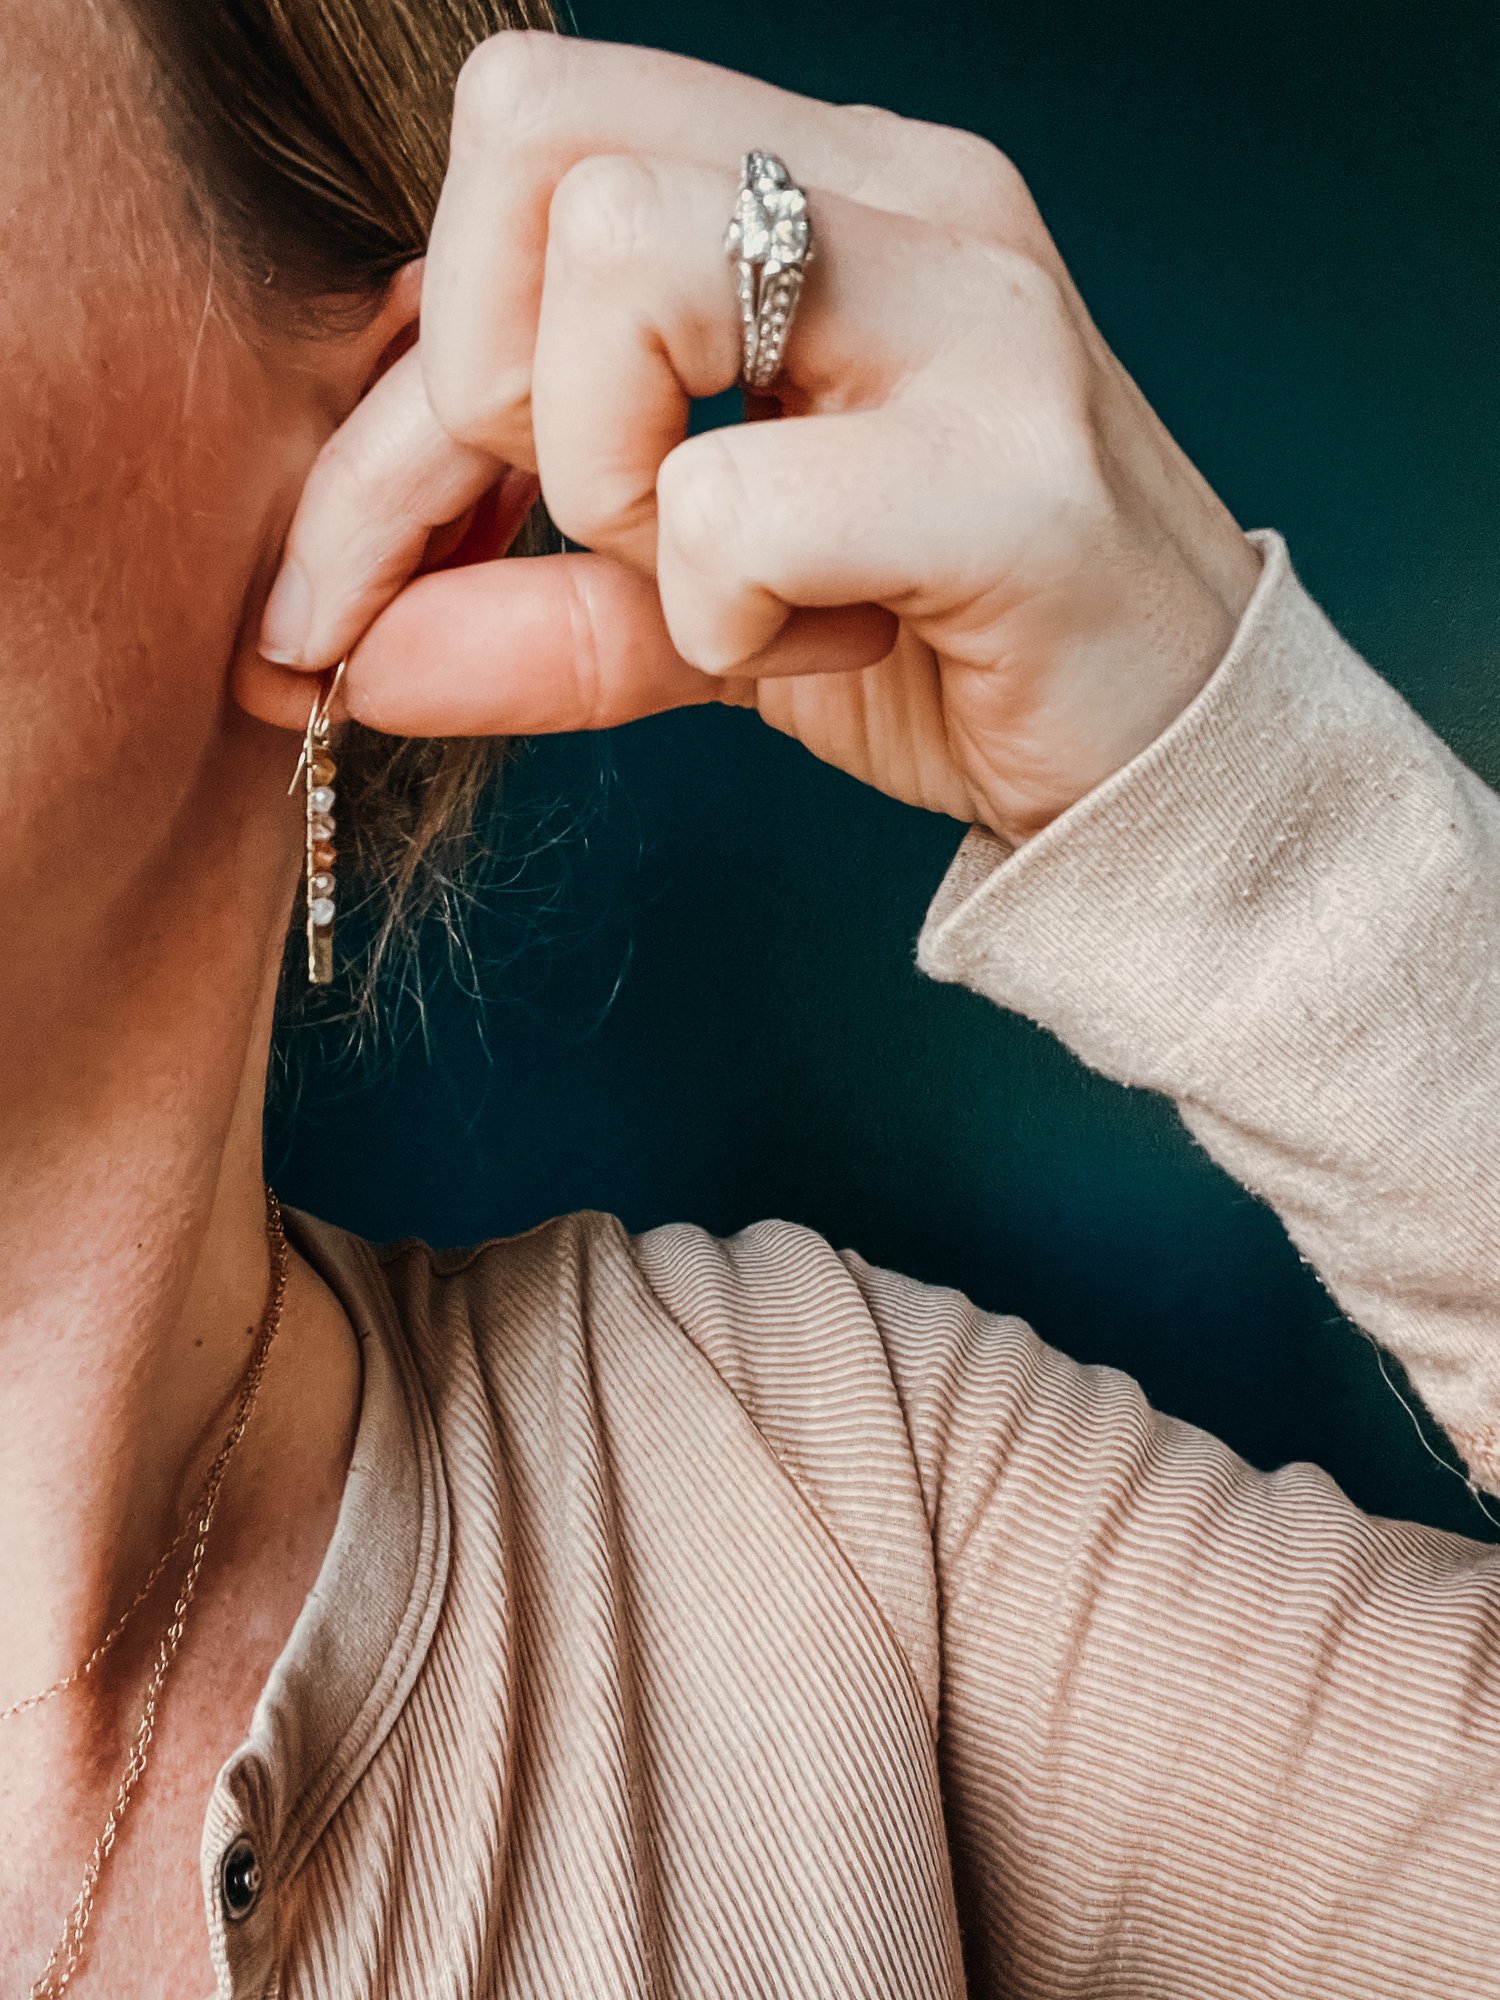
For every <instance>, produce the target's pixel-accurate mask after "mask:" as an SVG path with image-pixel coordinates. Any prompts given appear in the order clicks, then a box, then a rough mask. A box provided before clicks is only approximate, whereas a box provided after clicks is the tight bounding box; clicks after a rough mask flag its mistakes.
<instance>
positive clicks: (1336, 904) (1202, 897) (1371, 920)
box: [917, 530, 1500, 1992]
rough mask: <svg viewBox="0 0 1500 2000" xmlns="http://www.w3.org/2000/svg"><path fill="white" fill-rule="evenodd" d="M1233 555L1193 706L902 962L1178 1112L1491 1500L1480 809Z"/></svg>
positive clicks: (1365, 676)
mask: <svg viewBox="0 0 1500 2000" xmlns="http://www.w3.org/2000/svg"><path fill="white" fill-rule="evenodd" d="M1254 539H1255V540H1256V541H1257V542H1258V544H1259V545H1260V547H1261V550H1262V553H1263V558H1264V568H1263V572H1262V576H1261V579H1260V582H1259V585H1258V587H1257V590H1256V593H1255V596H1254V598H1253V600H1252V602H1251V604H1250V606H1249V608H1248V609H1247V611H1246V614H1245V616H1244V618H1243V620H1242V622H1241V625H1240V629H1239V631H1238V633H1237V634H1236V637H1235V640H1234V643H1233V645H1232V647H1231V649H1230V651H1229V653H1228V654H1227V656H1226V657H1225V659H1224V660H1223V661H1222V662H1221V663H1220V665H1219V667H1218V669H1217V670H1216V671H1215V673H1214V674H1213V676H1212V677H1211V678H1210V680H1209V681H1208V683H1207V684H1206V686H1205V687H1204V688H1203V690H1202V691H1201V692H1200V694H1199V695H1198V697H1197V699H1196V700H1195V701H1194V702H1193V703H1192V704H1191V706H1190V707H1189V708H1187V709H1186V710H1185V711H1184V712H1183V713H1182V714H1181V715H1180V716H1179V717H1178V718H1177V719H1176V721H1175V722H1174V723H1173V724H1172V725H1171V726H1170V727H1169V728H1168V729H1167V730H1166V731H1165V732H1164V733H1163V734H1162V735H1161V736H1160V737H1158V738H1157V740H1156V741H1155V742H1154V743H1152V744H1151V745H1150V746H1149V747H1148V748H1147V749H1146V750H1145V751H1143V752H1142V753H1141V754H1140V755H1139V756H1138V757H1137V758H1135V759H1134V760H1133V762H1131V763H1130V764H1129V765H1127V766H1126V767H1125V768H1124V769H1122V770H1120V771H1118V772H1116V773H1115V775H1114V776H1113V777H1112V778H1110V779H1109V780H1107V781H1106V782H1105V783H1104V784H1102V785H1100V786H1099V787H1098V788H1097V789H1096V790H1095V791H1093V792H1091V793H1090V794H1089V795H1088V796H1087V797H1086V798H1084V799H1082V800H1080V801H1079V803H1078V804H1077V805H1075V806H1074V807H1073V808H1072V809H1071V810H1070V811H1069V812H1067V813H1065V814H1063V815H1062V817H1061V818H1060V819H1058V820H1056V821H1054V822H1053V824H1052V825H1051V826H1050V827H1048V828H1047V829H1046V830H1045V831H1044V832H1043V833H1041V834H1040V835H1038V836H1037V837H1036V838H1035V839H1033V840H1031V841H1028V842H1027V843H1026V844H1025V845H1024V846H1022V847H1021V848H1019V849H1016V850H1012V849H1010V848H1008V847H1007V846H1005V845H1004V844H1003V843H1002V842H1001V841H999V840H997V839H996V838H995V837H994V836H993V835H991V834H988V833H987V832H984V831H983V830H981V829H977V828H976V829H974V830H972V831H971V832H970V833H969V834H968V835H967V836H966V837H965V839H964V841H963V844H962V846H961V847H960V849H959V851H958V853H957V855H956V857H955V859H954V862H953V865H952V866H951V868H950V869H949V871H948V874H947V876H946V877H945V879H944V881H943V884H942V886H941V888H940V889H939V892H938V895H937V897H936V899H935V901H934V903H933V906H932V908H931V910H930V911H929V913H928V916H927V920H926V922H925V924H924V926H923V929H922V934H921V937H920V940H919V943H918V952H917V956H918V963H919V964H920V965H921V966H922V968H923V970H924V971H926V972H928V973H930V974H931V975H932V976H933V977H935V978H938V979H946V980H954V981H961V982H963V983H964V984H966V985H969V986H971V987H974V988H976V989H977V990H978V991H979V992H981V993H984V994H986V995H988V997H989V998H990V999H992V1000H994V1001H996V1002H997V1003H998V1004H999V1005H1000V1006H1002V1007H1007V1008H1011V1009H1014V1010H1016V1011H1018V1012H1020V1013H1023V1014H1026V1015H1028V1016H1029V1017H1030V1018H1031V1019H1033V1020H1035V1021H1037V1022H1039V1023H1041V1024H1042V1025H1043V1026H1045V1027H1047V1028H1050V1029H1051V1030H1053V1031H1054V1032H1055V1033H1056V1034H1057V1035H1058V1036H1060V1037H1061V1039H1062V1040H1063V1041H1064V1042H1065V1043H1066V1044H1067V1045H1068V1046H1069V1047H1070V1048H1071V1049H1072V1050H1073V1051H1074V1052H1075V1053H1076V1054H1077V1055H1078V1056H1079V1057H1081V1058H1082V1060H1083V1061H1084V1062H1086V1063H1088V1064H1089V1065H1090V1066H1091V1067H1092V1068H1094V1069H1097V1070H1100V1071H1102V1072H1103V1073H1104V1074H1105V1075H1107V1076H1110V1077H1113V1078H1115V1079H1117V1080H1118V1081H1120V1082H1123V1083H1127V1084H1134V1085H1142V1086H1145V1087H1147V1088H1149V1089H1153V1090H1157V1091H1162V1092H1165V1093H1167V1094H1168V1095H1170V1096H1171V1097H1172V1098H1173V1099H1175V1101H1176V1104H1177V1107H1178V1110H1179V1113H1180V1115H1181V1117H1182V1119H1183V1121H1184V1123H1185V1124H1186V1125H1187V1127H1188V1129H1189V1130H1190V1131H1191V1132H1192V1133H1193V1134H1194V1136H1195V1137H1196V1138H1197V1139H1198V1140H1199V1141H1200V1142H1201V1143H1202V1144H1203V1145H1204V1146H1205V1147H1206V1148H1207V1150H1208V1151H1209V1152H1210V1153H1211V1154H1212V1155H1213V1156H1214V1158H1215V1159H1216V1160H1218V1161H1219V1162H1220V1163H1221V1164H1222V1165H1223V1166H1224V1167H1225V1168H1227V1169H1228V1171H1229V1172H1230V1173H1232V1174H1233V1175H1235V1177H1236V1178H1237V1179H1238V1180H1240V1181H1241V1182H1243V1183H1244V1185H1245V1186H1246V1187H1248V1188H1250V1189H1252V1190H1253V1191H1254V1192H1255V1193H1256V1194H1257V1195H1259V1196H1261V1197H1263V1198H1264V1199H1265V1200H1266V1201H1267V1202H1269V1203H1270V1204H1271V1205H1272V1207H1274V1208H1275V1209H1276V1211H1277V1212H1278V1214H1279V1215H1280V1216H1281V1218H1282V1221H1283V1222H1284V1224H1285V1226H1286V1228H1287V1231H1288V1233H1289V1234H1290V1236H1291V1238H1292V1241H1293V1242H1294V1243H1295V1244H1296V1246H1297V1248H1298V1249H1299V1251H1300V1252H1301V1253H1302V1254H1303V1256H1304V1257H1305V1258H1306V1259H1307V1260H1308V1261H1309V1262H1310V1263H1311V1264H1312V1265H1313V1266H1314V1267H1315V1268H1316V1270H1317V1272H1318V1273H1319V1275H1320V1277H1321V1278H1322V1280H1323V1282H1324V1284H1325V1285H1326V1286H1327V1288H1328V1290H1329V1291H1330V1292H1331V1293H1332V1295H1333V1297H1334V1298H1335V1299H1336V1300H1337V1301H1338V1303H1339V1305H1340V1306H1341V1307H1342V1308H1343V1309H1344V1311H1345V1312H1347V1313H1348V1314H1349V1316H1350V1317H1351V1318H1352V1319H1353V1320H1355V1321H1356V1322H1357V1323H1358V1324H1359V1325H1360V1326H1362V1327H1364V1328H1365V1329H1366V1330H1367V1331H1368V1332H1369V1333H1370V1334H1371V1335H1373V1337H1374V1338H1375V1339H1376V1340H1377V1341H1379V1342H1381V1343H1382V1344H1383V1345H1384V1346H1385V1347H1387V1348H1389V1349H1390V1350H1391V1352H1392V1353H1394V1354H1396V1355H1398V1356H1399V1357H1400V1359H1401V1361H1402V1363H1403V1364H1404V1366H1405V1368H1406V1370H1407V1372H1408V1374H1409V1375H1410V1378H1411V1380H1412V1382H1413V1383H1414V1385H1415V1386H1416V1388H1417V1390H1418V1392H1419V1394H1420V1395H1421V1396H1422V1398H1423V1400H1424V1401H1425V1402H1426V1404H1427V1405H1428V1407H1429V1408H1430V1409H1431V1411H1432V1412H1433V1414H1434V1415H1435V1416H1436V1417H1437V1419H1438V1421H1439V1422H1440V1423H1441V1424H1443V1425H1444V1427H1445V1428H1446V1429H1447V1431H1448V1432H1449V1434H1450V1436H1451V1437H1452V1438H1453V1440H1454V1442H1455V1444H1456V1445H1457V1447H1458V1449H1459V1451H1460V1452H1461V1453H1462V1454H1463V1456H1464V1459H1465V1461H1466V1462H1467V1465H1468V1467H1469V1471H1470V1475H1471V1477H1472V1479H1473V1481H1474V1483H1475V1484H1476V1485H1479V1486H1483V1487H1485V1488H1486V1489H1488V1491H1490V1492H1491V1493H1500V796H1497V795H1496V794H1495V793H1494V792H1493V791H1491V790H1490V789H1489V788H1488V787H1487V786H1486V785H1485V784H1484V783H1483V782H1482V780H1481V779H1480V778H1479V777H1477V776H1476V774H1475V773H1474V772H1473V771H1471V770H1470V769H1468V767H1467V766H1465V765H1464V764H1463V763H1461V762H1460V760H1459V759H1458V758H1457V757H1456V756H1455V755H1454V754H1453V752H1452V751H1451V750H1449V749H1448V747H1447V746H1446V745H1445V744H1444V743H1443V742H1442V741H1441V739H1440V738H1438V737H1437V736H1436V735H1434V734H1433V732H1432V731H1431V730H1430V729H1429V728H1428V727H1427V725H1426V724H1425V723H1424V722H1423V721H1422V720H1421V718H1420V717H1419V716H1418V715H1417V714H1416V713H1415V712H1414V711H1413V710H1412V709H1411V708H1410V707H1409V706H1408V705H1407V703H1406V702H1404V701H1403V700H1402V698H1401V697H1400V695H1399V694H1398V693H1397V692H1396V690H1395V689H1394V688H1393V687H1392V686H1391V685H1390V684H1389V683H1388V682H1387V681H1385V680H1383V679H1382V678H1381V677H1380V676H1379V675H1378V674H1377V673H1376V672H1375V671H1374V669H1373V668H1372V667H1370V666H1369V665H1368V664H1367V663H1366V662H1365V661H1364V660H1363V659H1361V658H1360V656H1359V655H1358V654H1357V653H1356V652H1354V650H1353V649H1352V648H1351V647H1350V646H1348V645H1347V644H1346V643H1345V642H1344V641H1343V640H1342V639H1341V638H1340V637H1339V635H1338V633H1337V632H1336V631H1335V630H1334V629H1333V627H1332V626H1331V625H1330V624H1329V622H1328V620H1327V619H1326V618H1325V617H1324V616H1323V614H1322V612H1321V611H1320V610H1319V609H1318V607H1317V606H1316V605H1315V604H1314V603H1313V602H1312V600H1311V599H1310V598H1309V597H1308V595H1307V593H1306V592H1305V591H1304V590H1303V588H1302V587H1301V585H1300V583H1299V582H1298V580H1297V578H1296V575H1295V573H1294V571H1293V569H1292V566H1291V563H1290V561H1289V559H1288V555H1287V550H1286V545H1285V543H1284V542H1283V541H1282V539H1281V537H1280V536H1279V535H1278V534H1276V533H1275V532H1274V531H1271V530H1260V531H1258V532H1257V533H1256V535H1255V536H1254ZM1496 1981H1497V1985H1496V1990H1497V1992H1500V1971H1497V1974H1496Z"/></svg>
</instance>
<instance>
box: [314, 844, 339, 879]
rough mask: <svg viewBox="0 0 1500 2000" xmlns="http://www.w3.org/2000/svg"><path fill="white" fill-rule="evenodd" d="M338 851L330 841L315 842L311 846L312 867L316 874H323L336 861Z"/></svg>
mask: <svg viewBox="0 0 1500 2000" xmlns="http://www.w3.org/2000/svg"><path fill="white" fill-rule="evenodd" d="M338 853H339V851H338V849H337V848H336V847H335V846H334V844H333V842H332V841H331V840H315V841H314V842H313V846H312V865H313V868H314V870H315V872H316V873H318V874H320V875H321V874H324V873H326V872H327V870H328V869H330V868H331V867H332V866H333V864H334V862H335V861H337V859H338Z"/></svg>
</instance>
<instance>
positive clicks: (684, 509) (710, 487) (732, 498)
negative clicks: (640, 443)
mask: <svg viewBox="0 0 1500 2000" xmlns="http://www.w3.org/2000/svg"><path fill="white" fill-rule="evenodd" d="M656 502H657V508H658V510H659V514H660V518H661V522H662V525H663V528H664V529H665V530H666V531H667V532H668V533H670V535H671V537H672V541H673V543H674V545H675V546H676V548H677V549H678V551H679V552H680V553H681V555H682V556H683V558H684V559H685V560H686V561H687V562H688V563H689V564H690V565H691V566H692V567H693V568H695V569H707V570H722V569H724V568H725V566H726V564H727V563H728V562H729V561H730V560H731V559H732V556H733V553H734V550H735V548H736V546H737V544H738V541H739V533H740V528H741V525H742V522H743V518H744V502H745V491H744V479H743V475H742V473H741V470H740V467H739V463H738V461H737V459H736V457H735V455H734V453H733V452H732V451H730V450H729V448H728V446H727V445H726V444H725V443H724V441H723V440H722V439H721V438H718V437H715V436H714V435H712V434H710V435H708V436H706V437H698V438H694V439H692V440H691V441H690V443H689V444H685V445H679V446H678V448H677V449H676V450H675V451H674V452H672V453H670V454H669V455H668V456H667V457H666V458H665V459H663V461H662V464H661V469H660V471H659V472H658V473H657V480H656Z"/></svg>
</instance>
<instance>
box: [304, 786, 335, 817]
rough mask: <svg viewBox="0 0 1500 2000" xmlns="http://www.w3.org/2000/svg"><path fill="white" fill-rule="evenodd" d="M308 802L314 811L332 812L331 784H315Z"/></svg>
mask: <svg viewBox="0 0 1500 2000" xmlns="http://www.w3.org/2000/svg"><path fill="white" fill-rule="evenodd" d="M308 804H309V805H310V806H311V807H312V809H313V811H314V812H315V813H330V812H332V811H333V787H332V785H317V786H315V787H314V789H313V792H312V795H311V797H310V798H309V799H308Z"/></svg>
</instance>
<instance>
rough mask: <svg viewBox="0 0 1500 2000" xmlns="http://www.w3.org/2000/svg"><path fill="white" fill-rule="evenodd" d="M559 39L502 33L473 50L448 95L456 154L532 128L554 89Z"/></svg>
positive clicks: (529, 32)
mask: <svg viewBox="0 0 1500 2000" xmlns="http://www.w3.org/2000/svg"><path fill="white" fill-rule="evenodd" d="M563 58H564V50H563V47H562V38H561V37H560V36H559V35H556V34H554V33H552V32H551V30H549V29H545V28H507V29H505V30H503V31H502V32H501V33H500V34H498V35H491V36H490V38H489V40H488V41H484V42H480V43H479V45H478V46H477V47H476V48H475V49H473V50H472V51H471V52H470V54H469V56H468V58H467V60H466V61H465V63H464V66H463V68H462V69H461V70H460V71H459V73H458V82H457V84H456V85H455V88H454V94H453V140H454V145H455V147H456V148H458V147H462V146H464V145H466V144H470V143H475V142H477V143H481V144H482V143H485V142H487V141H489V140H490V139H492V138H493V137H494V136H495V135H497V134H500V135H508V134H510V133H511V132H512V131H514V130H515V128H516V126H517V125H518V124H522V123H532V122H535V120H536V118H537V117H538V115H539V114H540V113H541V112H542V110H543V109H544V108H545V107H546V105H547V104H548V103H549V102H550V101H551V98H552V96H553V93H554V92H555V90H556V89H557V78H558V70H559V68H560V66H561V63H562V61H563Z"/></svg>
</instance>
